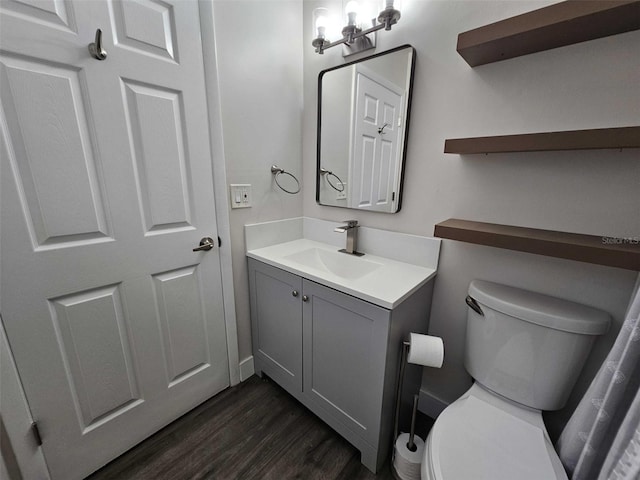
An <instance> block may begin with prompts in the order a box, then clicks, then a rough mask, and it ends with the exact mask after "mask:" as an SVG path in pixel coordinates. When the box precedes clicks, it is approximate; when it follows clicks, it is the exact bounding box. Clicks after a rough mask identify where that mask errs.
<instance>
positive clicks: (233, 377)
mask: <svg viewBox="0 0 640 480" xmlns="http://www.w3.org/2000/svg"><path fill="white" fill-rule="evenodd" d="M198 6H199V7H200V35H201V41H202V55H203V58H204V78H205V90H206V94H207V111H208V115H209V132H210V133H209V144H210V150H211V162H212V165H213V169H212V171H213V179H212V181H213V193H214V197H215V201H216V212H215V214H216V221H217V226H218V235H219V236H220V240H221V241H222V245H221V247H220V248H219V252H220V275H221V277H222V303H223V307H224V322H225V326H226V331H227V352H228V355H229V383H230V385H231V386H232V387H233V386H234V385H237V384H239V383H240V359H239V353H238V326H237V322H236V304H235V291H234V287H233V270H232V266H231V222H230V219H229V208H230V206H229V196H228V195H227V168H226V159H225V156H224V143H223V136H222V109H221V104H220V87H219V81H218V80H219V78H218V60H217V57H216V40H215V26H214V11H213V0H198Z"/></svg>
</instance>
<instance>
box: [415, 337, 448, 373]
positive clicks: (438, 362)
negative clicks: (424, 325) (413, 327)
mask: <svg viewBox="0 0 640 480" xmlns="http://www.w3.org/2000/svg"><path fill="white" fill-rule="evenodd" d="M409 343H410V346H409V356H408V357H407V361H408V362H409V363H414V364H416V365H424V366H425V367H434V368H440V367H442V362H443V360H444V343H443V342H442V339H441V338H440V337H433V336H431V335H420V334H419V333H412V334H411V338H410V339H409Z"/></svg>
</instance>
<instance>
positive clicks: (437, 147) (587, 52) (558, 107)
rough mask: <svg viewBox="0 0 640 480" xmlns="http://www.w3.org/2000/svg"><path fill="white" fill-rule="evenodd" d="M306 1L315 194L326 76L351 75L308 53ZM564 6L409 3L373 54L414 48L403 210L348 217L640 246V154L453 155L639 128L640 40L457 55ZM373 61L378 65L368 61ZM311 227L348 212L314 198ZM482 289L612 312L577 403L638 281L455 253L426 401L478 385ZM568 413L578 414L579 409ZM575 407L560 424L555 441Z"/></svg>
mask: <svg viewBox="0 0 640 480" xmlns="http://www.w3.org/2000/svg"><path fill="white" fill-rule="evenodd" d="M340 3H341V2H339V1H333V0H319V1H305V2H304V19H303V26H304V103H305V110H304V117H303V122H304V123H303V165H304V183H305V184H306V185H308V186H311V185H313V184H314V181H315V164H316V159H315V143H316V116H315V115H316V111H315V104H316V95H317V76H318V73H319V72H320V71H321V70H323V69H325V68H330V67H333V66H336V65H339V64H342V63H344V59H343V57H342V56H341V51H340V48H334V49H330V50H328V51H326V52H325V54H324V55H317V54H315V53H314V51H313V48H312V47H311V45H310V44H311V40H312V36H313V32H312V28H311V16H312V11H313V9H314V8H316V7H318V6H330V7H332V8H336V5H339V4H340ZM550 3H555V2H554V1H544V2H535V1H534V2H532V1H514V0H510V1H482V0H476V1H457V0H447V1H445V0H434V1H431V0H404V1H403V8H402V19H401V20H400V22H399V23H398V25H397V26H395V27H394V28H393V30H392V31H390V32H382V33H381V34H379V35H378V42H379V43H378V47H377V49H376V52H381V51H384V50H387V49H390V48H393V47H396V46H399V45H402V44H405V43H408V44H411V45H413V46H414V47H415V48H416V51H417V60H416V71H415V81H414V91H413V94H414V96H413V104H412V110H411V125H410V132H409V142H408V154H407V161H406V174H405V184H404V196H403V203H402V210H401V211H400V212H399V213H397V214H394V215H389V214H380V213H371V212H356V211H351V213H349V217H353V218H356V219H358V220H359V221H360V223H361V224H362V225H365V226H370V227H376V228H382V229H388V230H395V231H400V232H407V233H415V234H420V235H432V234H433V227H434V224H436V223H438V222H440V221H442V220H445V219H447V218H450V217H456V218H465V219H472V220H479V221H487V222H494V223H504V224H510V225H521V226H528V227H536V228H543V229H551V230H562V231H568V232H577V233H586V234H594V235H603V234H606V235H610V236H637V235H640V215H639V214H638V212H639V211H640V188H639V187H640V162H638V152H637V150H628V151H622V152H620V151H616V150H603V151H575V152H546V153H515V154H494V155H488V156H484V155H469V156H459V155H445V154H443V146H444V140H445V139H446V138H457V137H466V136H481V135H500V134H509V133H527V132H543V131H554V130H572V129H581V128H599V127H616V126H628V125H638V124H639V123H638V122H639V120H640V118H639V117H640V114H639V111H638V98H639V97H638V87H637V86H638V80H639V78H638V72H639V71H640V56H638V54H637V52H638V45H639V44H640V32H638V31H636V32H630V33H626V34H623V35H617V36H614V37H609V38H605V39H599V40H595V41H591V42H586V43H583V44H578V45H572V46H568V47H563V48H560V49H555V50H551V51H547V52H541V53H537V54H533V55H528V56H524V57H519V58H516V59H511V60H507V61H504V62H499V63H495V64H490V65H485V66H482V67H476V68H471V67H469V65H468V64H467V63H466V62H465V61H464V60H463V59H462V57H460V56H459V55H458V54H457V53H456V41H457V36H458V33H460V32H463V31H465V30H469V29H471V28H475V27H478V26H481V25H485V24H487V23H491V22H494V21H497V20H500V19H503V18H508V17H510V16H513V15H517V14H520V13H524V12H526V11H530V10H533V9H536V8H541V7H543V6H545V5H547V4H550ZM367 55H368V53H367ZM303 198H304V215H305V216H308V217H318V218H322V219H326V220H335V221H336V222H338V221H341V220H343V219H344V218H345V211H344V210H341V209H336V208H332V207H323V206H319V205H317V204H316V203H315V194H314V192H313V189H312V188H307V189H306V190H305V191H304V195H303ZM473 278H483V279H488V280H493V281H497V282H503V283H508V284H512V285H515V286H518V287H522V288H527V289H531V290H535V291H539V292H543V293H548V294H551V295H556V296H559V297H564V298H567V299H570V300H574V301H577V302H581V303H584V304H587V305H592V306H595V307H598V308H602V309H604V310H606V311H608V312H610V313H611V315H612V316H613V318H614V328H613V329H612V331H611V332H610V333H609V334H608V335H607V336H606V337H605V338H603V339H602V340H601V341H599V342H598V343H597V344H596V347H595V349H594V352H593V354H592V357H591V359H590V361H589V362H588V364H587V366H586V368H585V371H584V372H583V376H582V378H581V380H580V383H579V386H578V388H577V389H576V395H574V397H573V399H572V401H571V402H572V404H573V402H575V400H576V398H577V397H578V396H579V394H580V393H581V392H582V391H583V390H584V388H585V385H586V383H587V382H588V380H589V378H590V377H591V376H593V374H594V373H595V371H596V369H597V366H598V365H599V362H600V361H602V359H603V357H604V354H605V353H606V351H607V350H608V348H609V346H610V345H611V344H612V342H613V339H614V337H615V333H616V332H617V330H618V328H619V325H620V323H621V322H622V318H623V315H624V311H625V308H626V306H627V302H628V300H629V296H630V294H631V290H632V287H633V284H634V280H635V273H634V272H631V271H625V270H622V269H614V268H607V267H600V266H596V265H589V264H585V263H580V262H572V261H566V260H560V259H554V258H546V257H542V256H537V255H530V254H525V253H519V252H511V251H507V250H500V249H495V248H490V247H481V246H475V245H469V244H463V243H458V242H453V241H447V240H445V241H444V242H443V245H442V249H441V257H440V265H439V273H438V277H437V279H436V285H435V291H434V300H433V308H432V313H431V326H430V331H431V333H432V334H435V335H440V336H442V337H443V338H444V341H445V348H446V360H445V365H444V368H443V369H442V370H429V371H426V370H427V369H425V374H424V379H423V387H422V388H423V390H424V391H427V392H429V394H430V395H432V396H433V397H435V398H438V399H440V400H442V401H444V402H445V403H449V402H451V401H453V400H454V399H455V398H456V397H457V396H459V395H460V394H461V393H462V392H463V391H464V390H465V389H466V388H467V387H468V385H469V384H470V378H469V377H468V375H467V374H466V372H465V370H464V367H463V347H464V336H465V315H466V308H465V305H464V297H465V295H466V290H467V287H468V284H469V282H470V281H471V280H472V279H473ZM572 404H571V405H572ZM571 405H570V406H569V407H568V408H567V409H565V410H564V411H562V412H560V413H559V414H554V415H552V416H550V418H549V419H550V429H551V432H552V434H553V433H555V432H556V431H557V430H558V429H559V428H560V426H561V424H562V423H563V421H564V418H565V417H566V415H567V414H568V413H570V411H571Z"/></svg>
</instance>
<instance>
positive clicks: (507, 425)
mask: <svg viewBox="0 0 640 480" xmlns="http://www.w3.org/2000/svg"><path fill="white" fill-rule="evenodd" d="M467 304H468V305H469V307H470V308H469V309H468V314H467V335H466V348H465V367H466V369H467V371H468V372H469V373H470V374H471V376H472V377H473V378H474V380H475V383H474V384H473V386H472V387H471V388H470V389H469V390H468V391H467V392H466V393H465V394H464V395H462V396H461V397H460V398H459V399H457V400H456V401H455V402H453V403H452V404H451V405H449V406H448V407H447V408H446V409H445V410H444V411H443V412H442V413H441V414H440V415H439V416H438V418H437V420H436V422H435V424H434V426H433V428H432V429H431V431H430V433H429V435H428V437H427V441H426V446H425V449H424V458H423V461H422V467H421V468H422V471H421V476H422V480H513V479H516V480H561V479H562V480H566V479H567V475H566V473H565V471H564V469H563V467H562V464H561V462H560V459H559V458H558V455H557V454H556V452H555V450H554V448H553V445H552V443H551V441H550V439H549V435H548V433H547V430H546V428H545V425H544V422H543V419H542V410H558V409H560V408H562V407H563V406H564V405H565V404H566V401H567V399H568V397H569V394H570V393H571V390H572V388H573V386H574V384H575V381H576V380H577V377H578V375H579V373H580V370H581V369H582V365H583V364H584V361H585V360H586V358H587V356H588V354H589V351H590V350H591V346H592V345H593V342H594V340H595V338H596V337H597V336H598V335H602V334H603V333H605V332H606V331H607V329H608V327H609V323H610V317H609V315H608V314H607V313H605V312H602V311H600V310H597V309H594V308H591V307H586V306H584V305H580V304H576V303H573V302H569V301H566V300H561V299H558V298H555V297H549V296H546V295H541V294H537V293H533V292H528V291H525V290H520V289H516V288H513V287H509V286H506V285H500V284H496V283H492V282H485V281H479V280H474V281H473V282H471V285H470V286H469V296H468V297H467Z"/></svg>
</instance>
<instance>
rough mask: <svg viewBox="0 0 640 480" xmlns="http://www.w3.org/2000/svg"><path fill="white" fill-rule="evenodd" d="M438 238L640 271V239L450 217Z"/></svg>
mask: <svg viewBox="0 0 640 480" xmlns="http://www.w3.org/2000/svg"><path fill="white" fill-rule="evenodd" d="M434 236H436V237H440V238H448V239H450V240H458V241H461V242H467V243H475V244H477V245H487V246H489V247H497V248H505V249H508V250H517V251H519V252H528V253H535V254H538V255H545V256H547V257H557V258H566V259H568V260H577V261H579V262H588V263H595V264H598V265H607V266H609V267H617V268H624V269H627V270H636V271H640V238H626V239H625V238H615V237H607V236H596V235H581V234H577V233H567V232H557V231H553V230H539V229H537V228H524V227H513V226H510V225H499V224H495V223H484V222H473V221H469V220H460V219H457V218H450V219H449V220H446V221H444V222H441V223H438V224H436V226H435V229H434Z"/></svg>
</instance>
